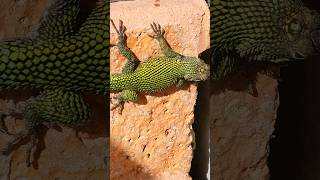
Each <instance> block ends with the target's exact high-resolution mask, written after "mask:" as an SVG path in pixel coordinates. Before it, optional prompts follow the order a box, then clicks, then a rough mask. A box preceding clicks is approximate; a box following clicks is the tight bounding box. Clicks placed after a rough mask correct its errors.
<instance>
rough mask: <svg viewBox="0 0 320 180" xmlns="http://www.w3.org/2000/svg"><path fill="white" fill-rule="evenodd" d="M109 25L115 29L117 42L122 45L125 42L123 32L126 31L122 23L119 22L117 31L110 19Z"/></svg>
mask: <svg viewBox="0 0 320 180" xmlns="http://www.w3.org/2000/svg"><path fill="white" fill-rule="evenodd" d="M111 24H112V26H113V28H114V29H115V31H116V32H117V34H118V40H119V43H123V42H124V40H125V33H124V32H125V31H126V27H125V26H124V25H123V21H122V20H119V29H117V27H116V25H115V24H114V22H113V20H112V19H111Z"/></svg>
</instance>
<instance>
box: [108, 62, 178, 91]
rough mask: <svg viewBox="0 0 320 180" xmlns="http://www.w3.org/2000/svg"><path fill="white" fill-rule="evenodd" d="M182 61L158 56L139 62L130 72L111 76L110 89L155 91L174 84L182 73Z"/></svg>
mask: <svg viewBox="0 0 320 180" xmlns="http://www.w3.org/2000/svg"><path fill="white" fill-rule="evenodd" d="M183 64H184V63H183V61H181V60H179V59H177V58H169V57H159V58H152V59H149V60H148V61H146V62H143V63H141V64H140V65H139V66H138V68H137V69H136V70H135V71H134V72H133V73H130V74H119V75H112V76H111V83H110V85H111V86H110V89H111V90H124V89H126V90H133V91H140V92H156V91H159V90H161V89H164V88H166V87H169V86H170V85H173V84H175V83H176V82H177V81H178V79H179V78H182V77H183V75H184V72H183V71H182V70H183V69H182V68H181V67H182V66H183Z"/></svg>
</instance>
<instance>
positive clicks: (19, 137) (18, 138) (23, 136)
mask: <svg viewBox="0 0 320 180" xmlns="http://www.w3.org/2000/svg"><path fill="white" fill-rule="evenodd" d="M28 138H30V142H28V143H27V149H26V165H27V167H29V166H30V165H31V160H30V159H31V152H32V149H33V148H34V147H35V145H36V144H37V142H38V139H37V137H36V133H35V132H31V131H28V130H24V131H22V132H20V133H18V134H15V135H14V138H13V139H12V140H10V141H9V142H8V143H7V145H6V147H5V148H3V149H2V150H1V154H2V155H5V156H8V155H9V154H10V153H11V152H12V150H14V149H16V148H17V146H18V144H20V143H23V142H24V141H27V139H28Z"/></svg>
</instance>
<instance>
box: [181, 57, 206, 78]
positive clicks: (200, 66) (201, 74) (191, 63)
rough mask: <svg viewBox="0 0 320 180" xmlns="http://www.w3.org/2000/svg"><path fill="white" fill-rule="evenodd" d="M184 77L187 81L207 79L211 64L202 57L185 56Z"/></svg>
mask: <svg viewBox="0 0 320 180" xmlns="http://www.w3.org/2000/svg"><path fill="white" fill-rule="evenodd" d="M181 61H183V64H184V66H182V68H183V72H184V79H185V80H187V81H205V80H206V79H207V78H208V77H209V75H210V66H209V65H207V64H206V63H205V62H204V61H203V60H202V59H199V58H195V57H185V58H184V59H183V60H181Z"/></svg>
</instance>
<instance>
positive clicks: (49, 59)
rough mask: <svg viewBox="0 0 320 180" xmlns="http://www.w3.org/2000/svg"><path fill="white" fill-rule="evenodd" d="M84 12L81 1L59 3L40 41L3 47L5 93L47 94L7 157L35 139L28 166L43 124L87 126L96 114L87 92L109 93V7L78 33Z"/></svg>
mask: <svg viewBox="0 0 320 180" xmlns="http://www.w3.org/2000/svg"><path fill="white" fill-rule="evenodd" d="M78 11H79V1H78V0H65V1H64V0H59V1H57V3H56V4H54V5H52V6H51V8H49V10H48V14H47V15H46V16H44V17H43V18H42V20H41V23H40V27H39V30H38V33H39V35H38V36H37V37H35V38H33V39H28V40H17V41H7V42H2V43H1V44H0V89H10V88H20V87H31V88H37V89H40V90H43V92H42V93H41V95H39V96H38V97H36V98H35V99H34V100H29V101H28V104H27V106H26V109H25V112H24V119H25V120H26V128H25V130H24V131H22V132H20V133H19V134H18V135H17V136H16V137H15V138H14V139H13V140H11V141H10V142H9V143H8V145H7V147H6V148H4V149H3V154H6V155H7V154H9V153H10V151H11V149H12V147H13V146H15V144H16V143H18V142H19V141H20V140H22V139H25V138H26V137H28V136H31V142H30V143H29V147H28V148H27V161H26V163H27V165H28V166H29V165H30V153H31V150H32V147H33V145H34V144H35V143H36V132H37V128H38V127H39V125H40V124H41V123H43V122H49V123H61V124H64V125H69V126H83V125H85V124H87V123H88V120H89V116H90V112H89V109H88V106H87V104H86V102H85V101H84V99H83V97H82V92H93V93H105V92H107V90H108V87H107V86H106V85H107V84H108V79H109V70H108V67H109V62H108V59H109V48H108V47H109V19H108V18H109V17H108V13H109V2H107V1H106V0H104V1H101V2H99V3H98V5H97V7H96V8H95V9H94V10H93V11H92V12H91V14H90V15H89V16H88V18H87V19H86V20H85V22H84V23H83V24H82V25H81V27H80V28H78V29H77V28H76V22H75V20H76V19H77V15H78Z"/></svg>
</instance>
